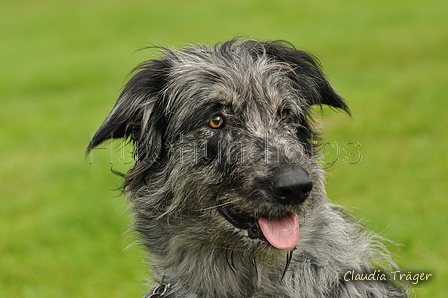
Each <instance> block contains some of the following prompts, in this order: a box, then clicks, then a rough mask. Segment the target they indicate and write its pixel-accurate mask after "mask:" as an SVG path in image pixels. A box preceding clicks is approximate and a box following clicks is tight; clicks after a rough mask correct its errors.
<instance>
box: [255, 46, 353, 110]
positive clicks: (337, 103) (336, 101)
mask: <svg viewBox="0 0 448 298" xmlns="http://www.w3.org/2000/svg"><path fill="white" fill-rule="evenodd" d="M263 45H264V51H265V53H266V55H268V56H270V57H272V58H273V59H274V61H277V62H284V63H287V64H289V65H290V66H291V67H292V68H293V70H294V74H293V75H292V76H290V78H291V80H292V81H293V82H294V83H295V84H296V86H295V88H297V89H298V90H299V91H301V92H305V93H306V94H307V95H308V96H307V100H308V101H309V104H310V105H328V106H331V107H333V108H338V109H342V110H343V111H345V112H347V113H348V114H349V115H350V109H349V108H348V106H347V104H346V103H345V101H344V99H343V98H342V97H341V96H340V95H339V94H338V93H337V92H336V91H335V90H334V89H333V87H331V85H330V83H329V82H328V81H327V80H326V79H325V76H324V74H323V72H322V70H321V68H320V65H319V62H318V60H317V59H316V58H315V57H313V56H312V55H311V54H309V53H307V52H304V51H300V50H297V49H295V48H294V46H293V45H291V44H290V43H287V42H284V41H275V42H270V43H264V44H263Z"/></svg>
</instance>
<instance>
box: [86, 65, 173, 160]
mask: <svg viewBox="0 0 448 298" xmlns="http://www.w3.org/2000/svg"><path fill="white" fill-rule="evenodd" d="M169 68H170V67H169V65H168V61H166V60H163V59H161V60H152V61H149V62H145V63H142V64H141V65H139V66H138V67H136V68H135V69H134V72H135V71H136V72H137V73H136V74H135V75H134V76H133V77H132V78H131V79H130V80H129V82H128V83H127V84H126V86H125V88H124V90H123V92H122V93H121V95H120V97H119V98H118V100H117V102H116V103H115V105H114V107H113V109H112V111H111V112H110V114H109V116H107V118H106V120H105V121H104V122H103V124H102V125H101V126H100V128H99V129H98V131H97V132H96V133H95V135H94V136H93V137H92V139H91V140H90V143H89V145H88V146H87V150H86V152H87V154H88V153H89V152H90V151H91V150H92V149H94V148H95V147H97V146H98V145H100V144H101V143H103V142H104V141H106V140H109V139H117V138H125V139H130V140H131V141H132V142H133V143H134V145H135V149H134V150H135V155H136V158H137V159H143V158H145V157H148V156H153V157H154V156H157V155H159V154H160V151H161V142H162V134H163V131H164V128H163V126H164V125H163V119H162V118H163V111H162V110H161V111H159V112H158V108H159V107H163V105H162V104H161V100H162V99H161V97H162V95H161V93H162V92H161V91H162V90H163V88H164V86H165V85H166V82H167V76H168V71H169ZM159 109H160V108H159ZM143 144H144V146H145V147H144V148H142V145H143Z"/></svg>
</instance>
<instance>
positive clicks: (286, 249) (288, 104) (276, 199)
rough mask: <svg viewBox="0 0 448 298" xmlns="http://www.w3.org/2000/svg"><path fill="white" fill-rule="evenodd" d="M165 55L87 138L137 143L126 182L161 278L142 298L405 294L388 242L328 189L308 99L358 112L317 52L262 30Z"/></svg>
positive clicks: (140, 72)
mask: <svg viewBox="0 0 448 298" xmlns="http://www.w3.org/2000/svg"><path fill="white" fill-rule="evenodd" d="M163 54H164V55H163V56H162V57H161V58H160V59H157V60H151V61H148V62H145V63H143V64H141V65H140V66H138V67H137V68H136V70H135V75H134V76H133V77H132V78H131V80H130V81H129V82H128V84H127V85H126V87H125V89H124V91H123V92H122V94H121V96H120V97H119V99H118V101H117V103H116V104H115V106H114V108H113V110H112V111H111V113H110V115H109V116H108V117H107V119H106V120H105V121H104V123H103V124H102V125H101V127H100V128H99V129H98V131H97V132H96V134H95V135H94V137H93V138H92V140H91V142H90V144H89V145H88V151H90V150H92V149H93V148H95V147H96V146H98V145H99V144H101V143H102V142H104V141H105V140H107V139H115V138H127V139H129V140H130V141H132V142H133V143H134V148H135V149H134V154H135V165H134V166H133V168H132V169H131V170H130V171H129V172H128V173H127V174H126V175H124V177H125V183H124V189H125V191H126V194H127V196H128V197H129V200H130V203H131V206H132V210H133V212H134V214H135V217H134V221H135V222H134V228H135V229H136V231H138V232H139V234H140V235H141V242H142V244H143V245H144V246H145V247H146V249H147V250H148V252H149V253H150V256H151V257H150V259H151V267H152V274H153V277H154V279H155V281H156V282H157V283H158V284H159V283H160V284H159V286H158V287H157V288H155V289H154V290H153V291H154V294H152V293H153V292H152V291H150V292H148V294H147V296H146V297H170V298H174V297H176V298H177V297H182V298H184V297H207V298H210V297H215V298H220V297H235V298H236V297H237V298H246V297H306V298H313V297H407V296H408V294H407V286H406V285H405V284H403V283H402V282H400V281H394V280H393V279H392V278H391V275H390V273H391V271H394V270H396V265H395V264H394V263H393V261H392V260H391V259H390V257H389V254H388V253H387V251H386V250H385V248H384V246H383V245H382V244H381V242H380V240H381V239H379V237H376V236H373V235H372V234H371V233H369V232H367V231H366V230H365V229H363V228H362V227H361V226H360V225H359V224H358V223H357V222H356V221H355V220H353V219H352V218H351V217H350V216H349V215H347V214H346V213H345V212H343V211H342V210H340V208H337V207H335V206H334V205H332V204H331V203H330V202H329V201H328V199H327V196H326V193H325V178H324V171H323V168H322V166H321V165H320V164H319V158H320V154H319V146H318V145H319V142H318V138H317V137H316V136H317V133H316V129H315V127H314V126H313V121H312V119H311V116H310V112H311V107H312V106H314V105H328V106H331V107H333V108H336V109H342V110H344V111H346V112H347V113H349V109H348V107H347V105H346V103H345V102H344V100H343V99H342V98H341V97H340V96H339V95H338V94H337V93H336V92H335V91H334V90H333V88H332V87H331V86H330V84H329V83H328V81H327V80H326V79H325V78H324V76H323V74H322V71H321V70H320V68H319V65H318V64H317V62H316V60H315V59H314V58H313V57H312V56H311V55H309V54H307V53H306V52H303V51H299V50H296V49H295V48H294V47H293V46H292V45H290V44H288V43H286V42H259V41H255V40H231V41H228V42H225V43H223V44H218V45H216V46H214V47H213V48H209V47H205V46H191V47H188V48H186V49H183V50H174V49H163ZM357 279H369V280H357Z"/></svg>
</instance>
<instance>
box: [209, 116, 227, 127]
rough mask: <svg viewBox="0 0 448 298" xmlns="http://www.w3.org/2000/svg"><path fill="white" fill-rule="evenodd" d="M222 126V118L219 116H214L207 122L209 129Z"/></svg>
mask: <svg viewBox="0 0 448 298" xmlns="http://www.w3.org/2000/svg"><path fill="white" fill-rule="evenodd" d="M223 124H224V116H222V115H221V114H215V115H213V116H212V117H211V118H210V120H208V126H210V127H211V128H214V129H216V128H220V127H222V125H223Z"/></svg>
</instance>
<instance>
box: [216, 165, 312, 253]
mask: <svg viewBox="0 0 448 298" xmlns="http://www.w3.org/2000/svg"><path fill="white" fill-rule="evenodd" d="M312 188H313V183H312V181H311V180H310V178H309V177H308V174H307V173H306V172H305V171H303V170H293V169H286V170H282V171H281V172H279V173H278V174H277V175H276V176H275V177H274V179H273V180H272V195H273V198H275V200H276V201H277V202H278V203H280V204H282V205H288V206H296V205H299V204H300V203H302V202H303V201H305V200H306V198H307V197H308V196H309V194H310V192H311V190H312ZM218 210H219V213H220V214H221V215H222V216H223V217H224V218H225V219H226V220H227V221H228V222H229V223H231V224H232V225H233V226H234V227H236V228H238V229H242V230H246V231H247V233H248V236H249V237H250V238H252V239H262V240H266V241H268V242H269V243H270V244H271V245H272V246H274V247H276V248H278V249H291V248H293V247H295V246H296V245H297V243H298V241H299V217H298V215H297V214H296V213H294V212H288V213H284V214H280V215H279V216H272V215H270V216H263V215H261V216H257V217H254V216H250V215H248V214H246V213H243V212H238V211H236V208H231V207H220V208H219V209H218Z"/></svg>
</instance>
